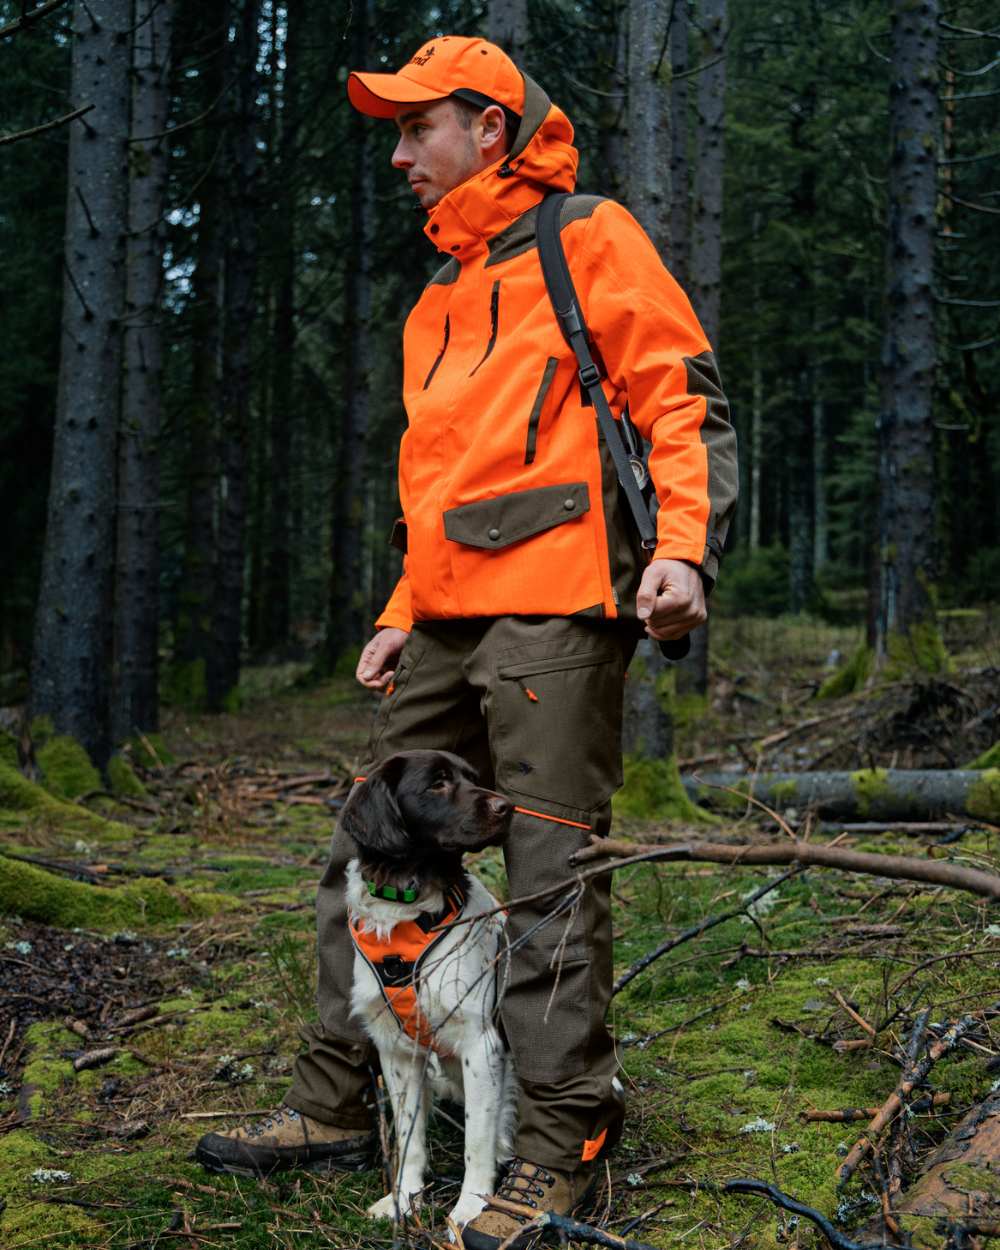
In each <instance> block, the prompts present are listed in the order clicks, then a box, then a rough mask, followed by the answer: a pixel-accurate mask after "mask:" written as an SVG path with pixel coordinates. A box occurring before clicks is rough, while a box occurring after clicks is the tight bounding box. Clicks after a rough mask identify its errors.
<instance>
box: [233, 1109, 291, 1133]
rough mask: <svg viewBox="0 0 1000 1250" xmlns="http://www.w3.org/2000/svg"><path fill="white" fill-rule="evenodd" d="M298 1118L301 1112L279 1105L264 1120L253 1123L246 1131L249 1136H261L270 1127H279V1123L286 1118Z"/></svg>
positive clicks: (282, 1122)
mask: <svg viewBox="0 0 1000 1250" xmlns="http://www.w3.org/2000/svg"><path fill="white" fill-rule="evenodd" d="M298 1118H299V1113H298V1112H297V1111H294V1110H293V1109H292V1108H291V1107H279V1108H278V1109H277V1111H272V1112H271V1114H270V1115H269V1116H265V1118H264V1119H263V1120H258V1121H257V1123H256V1124H251V1125H250V1127H249V1128H248V1129H247V1131H246V1133H247V1137H260V1136H261V1135H262V1134H263V1133H266V1132H267V1131H268V1129H272V1128H277V1126H278V1125H279V1124H284V1122H285V1121H286V1120H297V1119H298Z"/></svg>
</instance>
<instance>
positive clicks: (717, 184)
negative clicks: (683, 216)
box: [677, 0, 727, 694]
mask: <svg viewBox="0 0 1000 1250" xmlns="http://www.w3.org/2000/svg"><path fill="white" fill-rule="evenodd" d="M698 25H699V27H700V28H701V63H702V64H704V65H705V66H706V68H705V69H703V70H702V71H701V72H700V73H699V75H698V88H697V111H698V125H697V130H696V133H695V151H696V153H697V159H696V161H695V173H694V209H693V223H692V229H691V236H692V238H691V262H690V263H691V276H690V287H691V302H692V304H693V305H694V310H695V312H696V313H697V314H698V319H699V320H700V321H701V324H702V326H703V327H704V330H705V333H706V335H707V336H708V341H709V343H711V345H712V349H713V351H714V352H715V354H716V357H717V358H718V356H719V331H720V305H721V296H722V176H723V171H724V168H725V136H724V130H723V123H724V120H725V101H726V61H725V51H726V35H727V30H726V0H700V5H699V9H698ZM708 650H709V623H708V621H706V622H705V624H704V625H701V626H699V628H698V629H696V630H693V631H692V633H691V652H690V654H689V656H688V658H687V659H686V660H685V661H684V663H683V664H681V665H680V667H679V668H678V673H677V679H678V689H679V690H680V691H682V692H684V693H697V694H704V693H705V692H706V691H707V689H708Z"/></svg>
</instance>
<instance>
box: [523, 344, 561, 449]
mask: <svg viewBox="0 0 1000 1250" xmlns="http://www.w3.org/2000/svg"><path fill="white" fill-rule="evenodd" d="M558 364H559V361H558V360H557V359H556V357H555V356H550V357H549V358H548V360H547V361H546V362H545V372H544V373H543V374H542V380H541V382H540V383H539V386H538V392H537V394H536V395H535V402H534V403H533V404H532V405H531V415H530V416H529V417H528V439H527V442H526V443H525V446H524V463H525V464H531V462H532V461H533V460H534V458H535V444H536V442H537V440H538V422H539V421H540V420H541V416H542V407H543V405H544V404H545V397H546V395H548V393H549V387H550V386H551V385H552V378H553V376H554V374H555V371H556V367H557V366H558Z"/></svg>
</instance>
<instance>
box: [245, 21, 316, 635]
mask: <svg viewBox="0 0 1000 1250" xmlns="http://www.w3.org/2000/svg"><path fill="white" fill-rule="evenodd" d="M304 16H305V12H304V4H303V0H289V3H288V4H287V7H286V12H285V23H286V34H285V42H284V62H285V68H284V75H283V78H282V86H281V112H280V126H281V131H280V134H279V135H278V136H277V146H278V153H279V158H278V175H279V177H278V181H279V186H280V191H279V195H278V203H279V208H278V213H277V217H276V221H277V224H278V228H279V230H280V231H281V245H280V249H279V254H278V274H277V280H278V290H277V302H276V306H275V312H274V333H273V336H272V339H271V343H272V348H271V370H272V372H271V411H270V422H269V441H268V457H267V472H266V477H267V479H268V483H269V486H270V493H269V500H268V507H267V510H266V518H267V520H266V532H265V534H264V536H263V545H264V549H265V551H266V555H265V557H264V584H263V591H262V595H261V629H260V635H259V637H258V640H257V642H258V645H259V646H261V647H264V648H273V647H282V646H284V645H285V644H287V642H288V634H289V627H290V624H291V615H290V613H291V585H292V567H293V564H294V559H295V552H294V549H293V545H292V535H291V450H292V444H293V440H294V433H295V426H296V412H297V408H296V402H295V395H294V389H293V379H294V360H295V256H296V243H295V185H296V184H295V163H296V156H297V146H298V135H299V115H298V86H299V82H298V73H299V56H300V52H301V44H302V40H301V32H302V21H303V18H304Z"/></svg>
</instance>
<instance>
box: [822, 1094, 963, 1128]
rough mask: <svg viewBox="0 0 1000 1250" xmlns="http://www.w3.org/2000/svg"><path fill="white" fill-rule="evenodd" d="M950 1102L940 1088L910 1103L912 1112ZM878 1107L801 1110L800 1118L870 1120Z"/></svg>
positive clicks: (828, 1121)
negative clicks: (936, 1091) (930, 1094)
mask: <svg viewBox="0 0 1000 1250" xmlns="http://www.w3.org/2000/svg"><path fill="white" fill-rule="evenodd" d="M950 1102H951V1093H950V1092H949V1091H948V1090H942V1091H940V1092H939V1093H937V1094H934V1095H932V1096H931V1097H930V1098H918V1099H917V1101H916V1102H911V1103H910V1110H911V1111H913V1112H918V1111H930V1110H931V1108H932V1107H946V1106H947V1105H948V1104H949V1103H950ZM878 1112H879V1109H878V1107H838V1108H836V1109H835V1110H833V1111H815V1110H814V1111H803V1112H802V1113H801V1116H800V1118H801V1119H802V1120H804V1121H805V1122H806V1123H807V1124H850V1123H852V1122H853V1121H854V1120H870V1119H871V1118H872V1116H876V1115H878Z"/></svg>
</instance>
